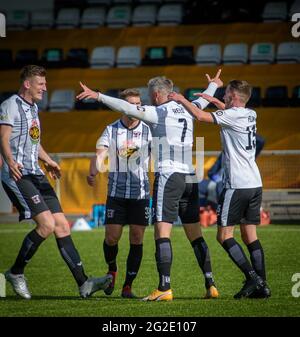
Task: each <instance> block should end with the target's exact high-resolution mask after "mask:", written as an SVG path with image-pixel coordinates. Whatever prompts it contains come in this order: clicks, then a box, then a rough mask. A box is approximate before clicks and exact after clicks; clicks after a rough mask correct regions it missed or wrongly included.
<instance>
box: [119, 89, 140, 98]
mask: <svg viewBox="0 0 300 337" xmlns="http://www.w3.org/2000/svg"><path fill="white" fill-rule="evenodd" d="M132 96H133V97H140V96H141V94H140V92H139V90H138V89H136V88H129V89H125V90H123V91H121V92H120V98H122V99H126V98H128V97H132Z"/></svg>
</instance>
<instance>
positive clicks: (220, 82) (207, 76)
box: [205, 69, 223, 88]
mask: <svg viewBox="0 0 300 337" xmlns="http://www.w3.org/2000/svg"><path fill="white" fill-rule="evenodd" d="M221 72H222V69H219V70H218V71H217V73H216V76H215V77H213V78H211V77H210V76H209V75H208V74H205V76H206V78H207V81H208V83H211V82H214V83H216V84H217V86H218V88H221V87H223V82H222V80H221V79H220V75H221Z"/></svg>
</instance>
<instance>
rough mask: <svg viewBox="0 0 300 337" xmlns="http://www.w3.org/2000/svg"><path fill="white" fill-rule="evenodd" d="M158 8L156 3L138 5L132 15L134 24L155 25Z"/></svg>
mask: <svg viewBox="0 0 300 337" xmlns="http://www.w3.org/2000/svg"><path fill="white" fill-rule="evenodd" d="M156 12H157V8H156V6H155V5H140V6H137V7H136V8H135V9H134V11H133V15H132V25H133V26H152V25H155V21H156Z"/></svg>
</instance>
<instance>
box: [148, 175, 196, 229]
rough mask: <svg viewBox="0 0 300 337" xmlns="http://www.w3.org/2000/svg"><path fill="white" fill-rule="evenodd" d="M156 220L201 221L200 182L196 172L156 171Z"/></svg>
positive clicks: (154, 194) (171, 221)
mask: <svg viewBox="0 0 300 337" xmlns="http://www.w3.org/2000/svg"><path fill="white" fill-rule="evenodd" d="M153 211H154V219H153V220H154V222H160V221H163V222H168V223H173V222H174V221H176V220H177V218H178V216H180V219H181V221H182V223H183V224H187V223H196V222H199V195H198V183H197V181H195V175H194V174H185V173H178V172H175V173H165V174H163V173H156V175H155V180H154V187H153Z"/></svg>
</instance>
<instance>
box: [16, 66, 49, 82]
mask: <svg viewBox="0 0 300 337" xmlns="http://www.w3.org/2000/svg"><path fill="white" fill-rule="evenodd" d="M34 76H41V77H45V76H46V69H45V68H44V67H41V66H36V65H34V64H30V65H28V66H25V67H23V68H22V69H21V71H20V81H21V83H23V82H24V81H25V80H28V79H29V78H31V77H34Z"/></svg>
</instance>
